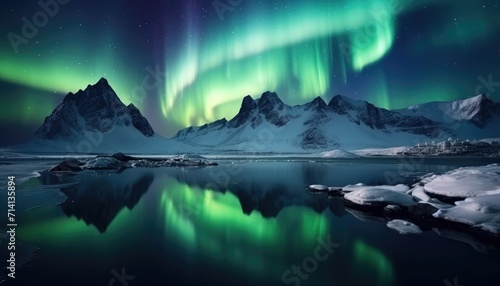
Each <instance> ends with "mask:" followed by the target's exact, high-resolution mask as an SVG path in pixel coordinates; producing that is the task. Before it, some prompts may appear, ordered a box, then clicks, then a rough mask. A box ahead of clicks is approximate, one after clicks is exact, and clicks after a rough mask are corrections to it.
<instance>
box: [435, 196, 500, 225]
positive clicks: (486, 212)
mask: <svg viewBox="0 0 500 286" xmlns="http://www.w3.org/2000/svg"><path fill="white" fill-rule="evenodd" d="M455 204H456V206H454V207H451V208H448V209H440V210H439V211H437V212H436V213H435V214H434V217H436V218H441V219H445V220H449V221H454V222H458V223H463V224H467V225H471V226H475V227H478V228H481V229H484V230H487V231H490V232H492V233H499V232H500V194H494V195H481V196H476V197H470V198H466V199H465V200H463V201H458V202H455Z"/></svg>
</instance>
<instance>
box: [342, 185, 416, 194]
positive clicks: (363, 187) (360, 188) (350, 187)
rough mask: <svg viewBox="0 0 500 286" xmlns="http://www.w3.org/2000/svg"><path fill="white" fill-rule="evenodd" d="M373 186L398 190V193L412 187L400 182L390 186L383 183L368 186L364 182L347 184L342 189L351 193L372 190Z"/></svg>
mask: <svg viewBox="0 0 500 286" xmlns="http://www.w3.org/2000/svg"><path fill="white" fill-rule="evenodd" d="M373 188H379V189H384V190H390V191H393V192H398V193H406V192H408V191H409V190H410V188H409V187H408V186H406V185H403V184H399V185H395V186H388V185H381V186H375V187H374V186H366V185H363V184H356V185H347V186H345V187H344V188H342V191H343V192H344V193H349V192H354V191H363V190H371V189H373Z"/></svg>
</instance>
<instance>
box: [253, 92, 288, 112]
mask: <svg viewBox="0 0 500 286" xmlns="http://www.w3.org/2000/svg"><path fill="white" fill-rule="evenodd" d="M257 104H258V106H259V107H260V108H262V107H265V106H281V105H284V103H283V101H282V100H281V99H280V98H279V96H278V94H276V92H270V91H266V92H264V93H263V94H262V95H261V97H260V98H259V99H258V103H257Z"/></svg>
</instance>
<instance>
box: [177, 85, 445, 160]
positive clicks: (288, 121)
mask: <svg viewBox="0 0 500 286" xmlns="http://www.w3.org/2000/svg"><path fill="white" fill-rule="evenodd" d="M452 134H453V132H452V131H451V130H448V129H447V128H446V127H445V126H444V125H443V124H441V123H439V122H435V121H433V120H431V119H428V118H426V117H422V116H416V115H412V116H409V115H403V114H401V113H399V112H396V111H390V110H386V109H382V108H378V107H375V106H374V105H372V104H370V103H368V102H365V101H358V100H352V99H349V98H346V97H344V96H341V95H336V96H335V97H333V98H332V99H331V101H330V102H329V103H328V104H326V102H325V101H323V99H321V98H320V97H317V98H315V99H314V100H313V101H311V102H309V103H307V104H304V105H297V106H289V105H286V104H285V103H283V102H282V101H281V99H280V98H279V97H278V95H277V94H276V93H272V92H265V93H264V94H262V96H261V97H260V98H259V99H255V100H254V99H252V97H250V96H246V97H245V98H244V99H243V102H242V104H241V108H240V111H239V112H238V114H237V115H236V116H235V117H234V118H232V119H231V120H229V121H228V120H226V119H225V118H223V119H221V120H218V121H215V122H213V123H210V124H205V125H203V126H199V127H189V128H187V129H183V130H180V131H179V132H178V133H177V134H176V135H175V136H174V138H173V139H176V140H179V141H181V142H188V143H192V144H195V143H196V144H198V145H200V146H204V147H207V148H214V149H218V150H226V151H227V150H244V151H250V152H269V151H274V152H310V151H315V150H332V149H339V148H341V149H348V150H353V149H360V148H367V147H389V146H400V145H413V144H415V143H417V142H422V141H426V140H439V139H444V138H447V137H449V136H451V135H452Z"/></svg>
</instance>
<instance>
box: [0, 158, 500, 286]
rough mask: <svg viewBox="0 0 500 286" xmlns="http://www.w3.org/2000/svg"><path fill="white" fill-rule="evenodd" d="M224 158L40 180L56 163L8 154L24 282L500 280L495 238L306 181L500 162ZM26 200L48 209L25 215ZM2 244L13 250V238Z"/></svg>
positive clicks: (406, 176)
mask: <svg viewBox="0 0 500 286" xmlns="http://www.w3.org/2000/svg"><path fill="white" fill-rule="evenodd" d="M214 160H215V161H217V162H219V166H214V167H204V168H129V169H124V170H121V171H118V172H115V171H84V172H81V173H79V174H77V175H70V176H56V175H53V174H50V173H48V172H42V173H41V175H39V176H36V177H34V176H32V173H33V171H34V170H43V169H45V168H47V167H49V166H51V165H53V164H55V163H57V162H58V160H54V159H38V160H35V159H12V160H4V161H5V162H4V163H10V165H0V168H1V170H2V171H1V175H2V178H1V180H0V184H3V185H5V184H6V176H7V175H12V174H13V175H16V179H18V191H17V201H18V203H19V204H21V206H20V207H19V208H20V210H19V212H18V215H17V223H18V227H17V234H16V235H17V239H18V243H22V244H23V249H26V247H29V246H31V247H37V248H39V250H38V251H37V252H36V255H35V257H34V258H33V259H32V260H31V261H30V262H29V263H28V266H27V267H22V268H19V269H18V270H17V272H16V279H15V282H16V285H77V286H79V285H103V286H105V285H119V286H121V285H125V286H127V285H128V286H135V285H468V286H470V285H486V284H488V285H490V284H491V285H493V284H498V283H500V273H499V271H498V269H500V255H499V252H498V248H499V247H500V242H499V241H491V240H487V239H482V238H480V237H478V236H475V235H473V234H471V233H465V232H461V231H459V230H456V229H450V228H446V227H437V226H433V225H431V224H426V223H425V222H423V223H421V224H420V226H421V228H422V230H423V231H424V233H423V234H421V235H401V234H399V233H398V232H396V231H394V230H392V229H389V228H388V227H387V226H386V223H387V221H388V220H387V219H386V218H385V217H381V216H374V215H370V214H368V213H363V212H360V211H356V210H352V209H349V208H346V207H345V206H344V203H343V200H342V199H340V198H328V197H327V196H326V195H325V194H321V195H318V194H311V193H309V192H308V191H307V190H306V187H307V186H308V185H310V184H324V185H328V186H345V185H348V184H356V183H364V184H367V185H377V184H392V185H393V184H398V183H404V184H408V185H411V184H412V183H414V182H415V180H417V179H418V178H419V177H421V176H423V175H425V174H428V173H444V172H446V171H449V170H452V169H455V168H458V167H462V166H478V165H486V164H490V163H495V162H499V161H500V160H499V159H498V158H497V159H493V158H425V159H419V158H413V159H412V160H411V161H410V160H409V158H405V159H398V158H364V159H316V160H314V159H304V158H286V157H282V158H267V159H265V158H254V159H252V160H247V159H241V158H239V159H230V158H224V159H214ZM9 172H12V174H10V173H9ZM28 177H29V178H28ZM22 178H28V179H22ZM59 189H60V191H61V192H62V193H64V195H65V196H66V197H67V199H66V200H65V201H64V197H61V193H59ZM23 200H24V201H23ZM62 201H64V202H62ZM28 202H29V204H33V203H38V205H43V206H42V207H38V208H36V209H32V210H30V211H27V212H23V213H21V210H23V208H26V209H28V208H30V207H31V206H25V207H23V206H22V204H23V203H25V204H28ZM61 202H62V203H61ZM0 210H1V211H2V213H5V206H2V208H0ZM3 217H4V216H3V215H2V218H3ZM5 217H6V216H5ZM5 225H6V220H4V219H2V220H1V228H2V230H5V227H4V226H5ZM1 251H2V257H6V256H3V255H4V254H5V253H6V247H5V244H4V243H2V249H1ZM20 251H21V250H20ZM4 260H5V259H2V261H4ZM455 279H456V280H457V281H458V284H454V283H455V282H454V280H455ZM12 282H13V281H12V279H7V281H6V282H5V283H3V284H4V285H11V284H12V285H15V284H14V283H12ZM492 283H493V284H492Z"/></svg>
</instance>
